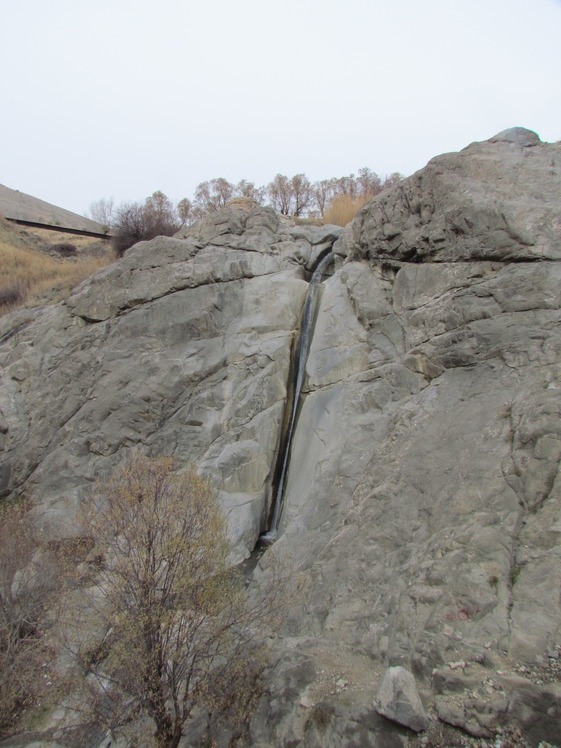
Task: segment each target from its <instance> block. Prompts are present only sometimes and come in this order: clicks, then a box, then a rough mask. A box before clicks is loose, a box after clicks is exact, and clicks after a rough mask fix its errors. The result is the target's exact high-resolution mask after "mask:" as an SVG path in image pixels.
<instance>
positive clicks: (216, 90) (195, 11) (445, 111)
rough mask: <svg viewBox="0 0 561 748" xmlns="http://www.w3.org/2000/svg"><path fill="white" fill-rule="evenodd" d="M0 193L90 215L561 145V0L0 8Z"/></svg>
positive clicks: (92, 2) (40, 2)
mask: <svg viewBox="0 0 561 748" xmlns="http://www.w3.org/2000/svg"><path fill="white" fill-rule="evenodd" d="M0 20H1V24H2V40H1V44H0V65H1V70H2V89H1V94H0V95H1V102H2V105H1V110H0V149H1V150H0V154H1V155H0V183H2V184H5V185H7V186H8V187H11V188H13V189H19V190H21V191H22V192H27V193H29V194H32V195H34V196H36V197H39V198H42V199H43V200H47V201H48V202H51V203H54V204H56V205H59V206H60V207H63V208H68V209H70V210H73V211H75V212H78V213H84V212H86V211H87V209H88V206H89V205H90V203H91V202H92V201H93V200H95V199H98V198H101V197H110V196H113V197H114V198H115V200H116V201H117V202H121V201H123V200H141V199H144V198H145V197H146V196H147V195H150V194H151V193H152V192H154V191H155V190H157V189H160V190H163V191H164V192H165V193H166V194H167V195H168V196H169V197H171V198H172V199H173V200H179V199H181V198H182V197H191V196H192V194H193V192H194V189H195V187H196V186H197V184H198V183H199V182H201V181H203V180H205V179H212V178H214V177H219V176H223V177H225V178H226V179H229V180H230V181H233V182H237V181H239V180H240V179H242V178H245V179H247V180H249V181H254V182H256V183H257V184H265V183H267V182H269V181H270V180H271V179H272V178H273V177H274V175H275V174H276V173H277V172H281V173H283V174H287V175H288V176H292V175H293V174H295V173H297V172H304V173H305V174H307V176H308V177H309V178H310V179H311V180H312V181H315V180H317V179H324V178H327V177H332V176H342V175H345V174H349V173H351V172H355V173H356V171H357V170H358V169H359V168H360V167H362V166H368V167H369V168H371V169H373V170H374V171H376V172H378V173H379V174H381V175H384V174H387V173H391V172H393V171H400V172H402V173H403V174H406V175H407V174H411V173H412V172H414V171H416V170H417V169H419V168H421V167H422V166H424V165H425V164H426V162H427V161H428V160H429V159H430V158H432V157H433V156H435V155H438V154H439V153H444V152H447V151H454V150H459V149H460V148H463V147H464V146H466V145H468V144H469V143H470V142H472V141H474V140H483V139H486V138H488V137H491V136H492V135H494V134H495V133H497V132H499V131H500V130H503V129H505V128H507V127H512V126H515V125H522V126H524V127H528V128H530V129H532V130H535V131H536V132H537V133H538V134H539V135H540V137H541V138H542V140H549V141H555V140H559V139H561V0H284V2H277V1H276V0H275V1H273V0H48V1H47V0H0Z"/></svg>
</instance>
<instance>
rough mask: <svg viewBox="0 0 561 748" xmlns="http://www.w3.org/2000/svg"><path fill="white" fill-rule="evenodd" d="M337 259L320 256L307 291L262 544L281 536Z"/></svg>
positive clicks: (329, 256)
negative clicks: (324, 288)
mask: <svg viewBox="0 0 561 748" xmlns="http://www.w3.org/2000/svg"><path fill="white" fill-rule="evenodd" d="M333 258H334V255H333V253H332V252H329V253H328V254H327V255H325V256H324V257H322V258H321V259H320V261H319V262H318V264H317V265H316V268H315V270H314V272H313V274H312V278H311V280H310V285H309V288H308V293H307V294H306V300H305V301H304V310H303V312H302V324H301V326H300V337H299V340H298V345H297V346H296V351H295V353H294V360H293V362H292V366H291V371H292V373H293V374H292V376H294V377H295V378H294V392H293V396H292V407H291V412H290V420H289V422H288V426H287V429H286V435H285V438H284V439H281V450H280V452H279V456H278V462H277V469H276V470H275V475H277V476H278V478H277V480H276V483H274V484H273V491H274V507H273V517H272V520H271V524H270V526H269V529H268V530H267V532H265V533H264V534H263V535H261V537H260V538H259V540H260V541H261V543H272V542H274V541H275V540H276V539H277V535H278V529H279V523H280V518H281V514H282V507H283V496H284V486H285V482H286V476H287V473H288V465H289V461H290V446H291V444H292V437H293V435H294V428H295V424H296V416H297V414H298V406H299V402H300V394H301V392H302V385H303V383H304V375H305V373H306V361H307V359H308V351H309V349H310V343H311V340H312V337H313V333H314V326H315V321H316V315H317V307H318V301H319V299H320V288H321V281H322V278H323V274H324V272H325V269H326V267H327V266H328V265H329V263H330V262H332V261H333Z"/></svg>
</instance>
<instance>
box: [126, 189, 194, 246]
mask: <svg viewBox="0 0 561 748" xmlns="http://www.w3.org/2000/svg"><path fill="white" fill-rule="evenodd" d="M180 228H181V219H180V218H179V214H178V212H177V210H176V209H175V208H174V206H173V203H172V202H171V200H170V199H169V198H168V197H167V196H166V195H164V193H163V192H161V191H160V190H157V191H156V192H154V193H153V194H152V195H151V196H150V197H147V198H146V200H145V201H144V203H122V204H121V205H120V206H119V208H118V209H117V211H116V213H115V217H114V219H113V246H114V248H115V252H116V254H117V256H118V257H121V256H122V255H123V254H124V253H125V252H126V250H127V249H129V247H132V245H133V244H136V243H137V242H140V241H146V240H148V239H154V237H156V236H172V235H173V234H175V232H176V231H178V230H179V229H180Z"/></svg>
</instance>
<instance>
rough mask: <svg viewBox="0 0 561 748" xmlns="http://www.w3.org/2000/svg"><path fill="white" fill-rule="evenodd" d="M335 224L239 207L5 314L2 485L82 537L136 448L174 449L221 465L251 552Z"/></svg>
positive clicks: (240, 545)
mask: <svg viewBox="0 0 561 748" xmlns="http://www.w3.org/2000/svg"><path fill="white" fill-rule="evenodd" d="M337 234H338V230H337V228H335V227H321V228H318V227H310V229H306V228H291V227H288V226H285V225H284V224H282V223H281V222H280V220H279V218H278V216H276V215H275V213H274V212H273V211H272V210H270V209H261V208H254V209H249V210H245V209H243V208H235V207H234V208H231V209H228V210H226V211H224V212H223V213H222V214H220V215H217V216H213V217H212V218H209V219H207V220H206V221H204V222H203V223H202V224H199V226H197V227H195V228H193V229H190V230H189V231H188V232H187V236H186V237H185V238H164V237H161V238H158V239H154V240H153V241H150V242H144V243H141V244H138V245H137V246H136V247H134V248H133V249H131V250H130V251H129V252H127V253H126V255H125V257H124V258H123V259H122V260H121V261H120V262H118V263H116V264H115V265H112V266H111V267H109V268H107V269H105V270H103V271H101V272H100V273H99V274H97V275H96V276H95V277H94V278H92V279H90V280H88V281H86V282H85V283H84V284H82V285H81V286H80V287H79V288H78V289H76V291H75V293H74V294H73V295H72V296H71V297H70V298H69V299H68V300H67V302H66V303H65V304H62V305H58V306H56V307H52V308H46V309H44V310H43V311H42V313H41V314H39V315H35V316H31V317H30V318H22V316H21V315H19V316H14V318H13V320H11V321H10V319H9V318H7V319H5V320H4V322H3V325H4V328H3V331H2V333H0V336H2V337H3V338H4V344H3V346H2V349H1V354H0V355H1V360H2V377H1V380H0V413H1V416H0V448H1V449H2V452H1V455H2V468H0V489H1V490H2V493H3V494H4V495H8V494H9V493H11V492H14V491H15V492H21V491H24V492H25V493H26V494H28V495H30V496H31V497H32V498H34V499H35V500H36V501H37V509H36V513H37V517H38V521H39V522H40V523H41V524H42V526H43V527H44V529H45V531H46V532H48V533H50V534H53V535H55V536H57V535H61V534H72V533H73V532H75V531H76V530H75V525H74V519H75V514H76V510H77V508H78V506H79V504H80V501H81V499H82V498H83V496H84V495H85V494H86V493H87V492H88V491H89V490H91V488H92V484H93V482H94V481H95V479H96V478H99V477H101V476H102V475H103V474H104V472H105V471H107V470H109V469H110V468H111V467H112V466H113V465H115V464H116V463H117V462H118V461H119V460H121V459H122V457H123V454H124V453H125V452H126V451H127V450H129V449H131V448H134V447H141V448H143V449H145V450H147V451H148V452H149V453H156V454H161V453H165V454H174V455H176V456H177V457H178V458H179V460H180V461H182V462H185V463H187V462H188V461H192V462H194V463H196V464H197V465H198V466H199V468H200V469H201V470H202V471H203V472H205V473H207V474H208V475H209V476H210V477H211V479H212V482H213V484H214V485H215V487H216V488H217V489H218V490H219V491H220V495H221V499H222V502H223V506H224V508H225V511H226V513H227V515H228V519H229V522H230V527H231V532H232V537H233V539H234V542H235V544H236V558H237V559H240V558H243V557H244V556H247V555H248V553H249V552H250V551H251V550H252V549H253V547H254V545H255V542H256V540H257V537H258V535H259V533H260V532H261V531H262V530H263V529H264V528H265V525H266V522H267V518H268V511H269V503H270V496H269V493H270V490H269V489H270V480H271V471H272V465H273V464H274V456H275V452H276V450H277V449H278V441H279V433H280V424H281V420H282V414H283V408H284V398H285V396H286V385H287V378H288V369H289V364H290V355H291V348H292V346H293V343H294V339H295V335H296V333H297V331H298V326H299V320H300V314H301V307H302V303H303V299H304V295H305V293H306V289H307V283H306V280H305V278H306V276H307V271H306V267H312V266H313V264H314V262H315V258H316V256H317V255H318V253H319V252H321V251H325V249H326V248H327V247H329V246H330V244H331V243H333V241H334V239H335V237H336V236H337ZM10 324H12V325H13V327H12V328H11V329H10Z"/></svg>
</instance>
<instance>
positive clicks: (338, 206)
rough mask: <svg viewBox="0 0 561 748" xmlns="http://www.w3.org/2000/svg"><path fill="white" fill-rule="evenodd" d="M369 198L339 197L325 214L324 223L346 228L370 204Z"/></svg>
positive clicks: (334, 199) (331, 203)
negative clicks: (365, 205)
mask: <svg viewBox="0 0 561 748" xmlns="http://www.w3.org/2000/svg"><path fill="white" fill-rule="evenodd" d="M368 199H369V198H368V197H351V196H350V195H343V194H341V195H337V197H335V198H333V200H332V201H331V202H330V204H329V206H328V207H327V208H326V210H325V212H324V214H323V222H324V223H327V224H334V225H335V226H346V225H347V224H348V223H349V222H350V221H352V220H353V218H354V217H355V216H356V214H357V213H358V211H359V210H360V208H362V206H363V205H364V204H365V203H367V202H368Z"/></svg>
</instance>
